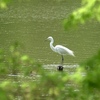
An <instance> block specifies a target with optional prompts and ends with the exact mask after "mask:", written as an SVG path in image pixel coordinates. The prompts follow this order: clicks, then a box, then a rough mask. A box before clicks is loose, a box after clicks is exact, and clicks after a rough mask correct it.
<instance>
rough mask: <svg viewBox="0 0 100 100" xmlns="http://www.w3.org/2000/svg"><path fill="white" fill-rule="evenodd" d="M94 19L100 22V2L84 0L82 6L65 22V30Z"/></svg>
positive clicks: (99, 0) (98, 0)
mask: <svg viewBox="0 0 100 100" xmlns="http://www.w3.org/2000/svg"><path fill="white" fill-rule="evenodd" d="M90 19H94V20H97V21H100V0H82V6H81V7H80V8H78V9H77V10H75V11H73V12H72V13H71V14H70V15H69V16H68V18H66V19H65V20H64V27H65V29H68V28H70V27H71V26H75V25H78V24H84V23H85V22H86V21H89V20H90Z"/></svg>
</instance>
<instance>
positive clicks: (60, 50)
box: [47, 36, 74, 56]
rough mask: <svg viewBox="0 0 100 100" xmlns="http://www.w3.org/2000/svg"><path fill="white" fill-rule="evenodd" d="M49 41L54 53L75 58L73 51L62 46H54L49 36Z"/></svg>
mask: <svg viewBox="0 0 100 100" xmlns="http://www.w3.org/2000/svg"><path fill="white" fill-rule="evenodd" d="M47 39H48V40H50V48H51V49H52V50H53V51H54V52H57V53H59V54H60V55H71V56H74V53H73V51H72V50H70V49H68V48H66V47H64V46H62V45H56V46H55V47H54V46H53V43H54V40H53V38H52V37H51V36H49V37H48V38H47Z"/></svg>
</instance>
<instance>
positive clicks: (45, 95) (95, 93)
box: [0, 0, 100, 100]
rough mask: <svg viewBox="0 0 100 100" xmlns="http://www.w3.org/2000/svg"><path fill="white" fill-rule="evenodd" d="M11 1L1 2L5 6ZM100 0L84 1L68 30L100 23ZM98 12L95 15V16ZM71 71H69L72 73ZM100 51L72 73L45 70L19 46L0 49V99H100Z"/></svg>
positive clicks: (67, 20) (69, 19)
mask: <svg viewBox="0 0 100 100" xmlns="http://www.w3.org/2000/svg"><path fill="white" fill-rule="evenodd" d="M7 3H8V0H1V1H0V6H1V7H2V8H5V7H6V4H7ZM99 3H100V0H84V2H83V4H84V5H83V7H82V8H80V9H78V10H77V11H75V12H73V13H72V14H71V15H70V16H69V18H68V19H66V20H65V27H66V28H68V27H70V26H72V25H76V24H79V23H84V22H85V21H86V20H87V19H90V18H96V19H97V20H100V16H99V13H100V10H99V8H100V7H99ZM94 13H95V14H94ZM69 72H70V70H69ZM99 76H100V51H98V53H97V54H96V55H94V56H93V57H92V58H90V59H89V60H88V61H86V62H84V63H82V64H80V66H79V67H77V68H76V69H75V71H74V73H73V74H69V73H67V72H64V71H63V72H58V71H56V72H54V73H53V72H50V71H48V70H47V71H45V69H44V68H43V65H41V64H39V63H38V62H36V61H35V60H34V59H31V58H30V57H28V56H27V55H23V54H21V52H20V45H19V43H17V42H16V43H15V44H14V45H12V46H11V47H10V49H9V55H6V56H5V51H4V50H1V49H0V100H18V99H19V100H42V99H43V100H44V99H45V100H100V95H99V94H100V84H99V81H100V77H99Z"/></svg>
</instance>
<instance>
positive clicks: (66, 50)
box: [55, 45, 74, 56]
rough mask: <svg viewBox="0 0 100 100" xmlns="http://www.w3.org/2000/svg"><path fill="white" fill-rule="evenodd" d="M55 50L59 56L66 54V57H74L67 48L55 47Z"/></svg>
mask: <svg viewBox="0 0 100 100" xmlns="http://www.w3.org/2000/svg"><path fill="white" fill-rule="evenodd" d="M55 50H56V52H58V53H59V54H61V55H66V54H68V55H72V56H74V54H73V51H72V50H70V49H68V48H66V47H64V46H62V45H56V46H55Z"/></svg>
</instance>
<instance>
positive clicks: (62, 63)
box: [61, 55, 64, 65]
mask: <svg viewBox="0 0 100 100" xmlns="http://www.w3.org/2000/svg"><path fill="white" fill-rule="evenodd" d="M61 57H62V62H61V64H62V65H63V62H64V57H63V55H61Z"/></svg>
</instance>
